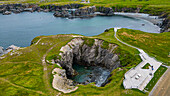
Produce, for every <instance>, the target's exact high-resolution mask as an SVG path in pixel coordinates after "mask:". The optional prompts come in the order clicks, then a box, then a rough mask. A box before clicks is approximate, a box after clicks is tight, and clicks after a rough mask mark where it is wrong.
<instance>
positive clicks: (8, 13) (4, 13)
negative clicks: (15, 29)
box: [3, 11, 11, 15]
mask: <svg viewBox="0 0 170 96" xmlns="http://www.w3.org/2000/svg"><path fill="white" fill-rule="evenodd" d="M10 14H11V12H10V11H5V12H3V15H10Z"/></svg>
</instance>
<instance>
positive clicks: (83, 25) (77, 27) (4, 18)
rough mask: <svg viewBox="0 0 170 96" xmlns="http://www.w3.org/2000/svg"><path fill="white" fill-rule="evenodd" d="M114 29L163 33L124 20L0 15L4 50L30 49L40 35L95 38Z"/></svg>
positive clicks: (138, 23) (157, 29)
mask: <svg viewBox="0 0 170 96" xmlns="http://www.w3.org/2000/svg"><path fill="white" fill-rule="evenodd" d="M142 24H145V26H142ZM113 27H123V28H130V29H136V30H142V31H145V32H151V33H159V27H158V26H155V25H153V24H152V23H150V22H148V21H145V20H141V19H135V18H129V17H124V16H97V17H94V18H88V19H80V18H75V19H67V18H60V17H54V16H53V13H44V12H39V13H38V12H34V13H29V12H24V13H19V14H11V15H2V14H0V46H3V47H4V48H7V47H8V46H10V45H12V44H14V45H16V46H19V47H26V46H29V45H30V43H31V40H32V39H33V38H35V37H36V36H40V35H57V34H70V33H74V34H81V35H85V36H94V35H98V34H101V33H103V32H104V30H105V29H108V28H113Z"/></svg>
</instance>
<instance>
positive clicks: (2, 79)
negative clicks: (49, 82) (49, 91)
mask: <svg viewBox="0 0 170 96" xmlns="http://www.w3.org/2000/svg"><path fill="white" fill-rule="evenodd" d="M0 80H1V81H4V82H7V83H9V84H10V85H12V86H15V87H17V88H21V89H24V90H27V91H32V92H35V93H39V94H42V95H45V94H44V93H43V92H41V91H36V90H32V89H28V88H25V87H22V86H19V85H16V84H14V83H12V82H10V81H8V80H6V79H4V78H0Z"/></svg>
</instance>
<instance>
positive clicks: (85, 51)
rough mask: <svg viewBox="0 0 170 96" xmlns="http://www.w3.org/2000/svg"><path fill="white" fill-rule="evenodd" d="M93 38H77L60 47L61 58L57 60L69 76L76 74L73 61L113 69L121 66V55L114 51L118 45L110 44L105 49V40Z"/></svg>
mask: <svg viewBox="0 0 170 96" xmlns="http://www.w3.org/2000/svg"><path fill="white" fill-rule="evenodd" d="M92 40H93V39H92ZM92 40H91V41H90V40H89V41H88V40H83V39H82V38H75V39H73V40H71V41H70V42H69V43H68V44H67V45H65V46H63V47H62V48H61V49H60V51H61V53H60V54H59V55H60V56H61V60H59V59H57V60H55V62H56V63H59V64H60V65H61V66H62V68H64V69H66V74H67V76H74V75H76V71H75V70H74V69H73V67H72V66H73V63H74V64H80V65H84V66H101V67H105V68H107V69H109V70H111V71H112V70H113V69H115V68H117V67H119V66H120V61H119V57H118V55H117V54H115V53H114V50H115V49H116V48H117V47H118V46H117V45H115V44H108V47H107V49H104V48H102V46H103V44H104V42H105V41H103V40H99V39H94V41H92ZM86 42H91V44H90V45H88V44H86Z"/></svg>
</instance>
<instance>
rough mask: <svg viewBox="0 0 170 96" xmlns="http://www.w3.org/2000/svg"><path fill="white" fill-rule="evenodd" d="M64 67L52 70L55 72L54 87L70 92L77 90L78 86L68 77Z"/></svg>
mask: <svg viewBox="0 0 170 96" xmlns="http://www.w3.org/2000/svg"><path fill="white" fill-rule="evenodd" d="M65 73H66V72H65V70H64V69H59V68H55V69H54V70H53V71H52V74H53V77H54V78H53V82H52V86H53V88H55V89H57V90H58V91H61V92H63V93H70V92H72V91H75V90H77V89H78V87H75V86H74V83H73V81H72V80H70V79H67V77H66V74H65Z"/></svg>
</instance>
